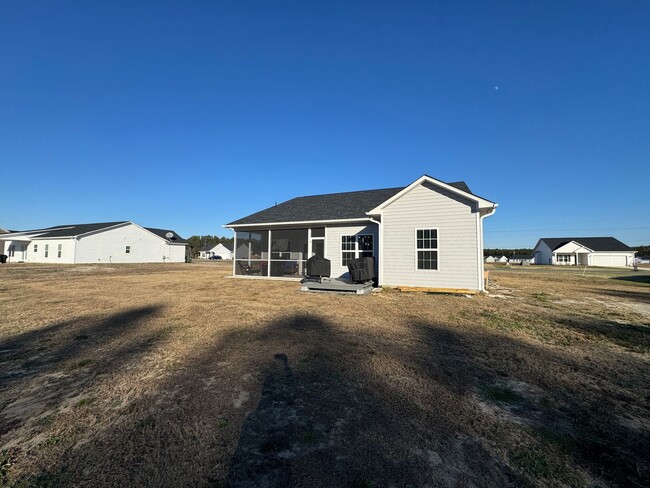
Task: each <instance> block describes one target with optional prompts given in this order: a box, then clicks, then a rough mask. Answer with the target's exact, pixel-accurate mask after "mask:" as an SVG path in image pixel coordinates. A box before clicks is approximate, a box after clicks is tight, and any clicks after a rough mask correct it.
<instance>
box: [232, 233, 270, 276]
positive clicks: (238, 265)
mask: <svg viewBox="0 0 650 488" xmlns="http://www.w3.org/2000/svg"><path fill="white" fill-rule="evenodd" d="M268 249H269V232H268V231H267V230H259V231H238V232H237V249H235V274H236V275H258V276H260V275H261V276H266V270H267V267H268V254H269V251H268Z"/></svg>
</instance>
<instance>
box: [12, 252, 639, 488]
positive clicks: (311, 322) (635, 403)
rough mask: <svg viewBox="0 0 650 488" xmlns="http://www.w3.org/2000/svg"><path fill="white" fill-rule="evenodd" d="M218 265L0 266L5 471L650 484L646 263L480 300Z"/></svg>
mask: <svg viewBox="0 0 650 488" xmlns="http://www.w3.org/2000/svg"><path fill="white" fill-rule="evenodd" d="M228 272H229V268H228V265H227V263H197V264H189V265H180V264H179V265H138V266H133V265H125V266H108V265H105V266H39V265H6V266H2V267H0V310H1V311H2V312H1V313H2V319H1V328H0V381H1V384H0V393H1V403H0V445H1V446H2V447H1V448H0V449H2V453H1V455H0V481H1V482H2V483H4V484H6V485H8V486H68V485H75V486H93V487H101V486H174V487H176V486H233V487H237V486H343V487H346V486H350V487H353V486H508V485H517V486H520V485H530V486H546V485H554V486H555V485H557V486H559V485H565V486H566V485H568V486H584V485H588V484H592V483H593V484H596V485H604V486H642V485H647V484H648V483H649V472H648V469H649V466H648V457H647V453H648V452H649V450H650V434H649V432H648V418H650V416H649V415H648V414H649V412H648V398H649V395H650V374H649V373H650V368H649V363H648V353H649V350H650V336H649V335H648V330H649V329H648V327H649V325H650V320H649V317H650V310H649V307H650V286H649V285H648V284H646V283H644V281H647V279H648V273H647V272H639V273H636V274H635V273H633V272H612V271H607V270H604V271H603V270H589V271H588V272H587V273H586V275H585V276H580V273H581V272H582V270H575V269H561V270H557V269H551V268H535V269H532V268H524V267H521V268H516V269H505V268H501V269H493V270H492V272H491V281H492V283H493V287H492V294H491V295H490V296H476V297H474V298H467V297H464V296H443V295H427V294H402V293H399V292H383V293H380V294H373V295H371V296H345V295H329V294H305V293H300V292H298V286H297V285H296V283H292V282H279V281H257V280H238V279H229V278H226V277H225V276H226V275H227V274H228ZM617 275H620V276H622V277H623V278H624V279H622V280H621V279H614V278H616V277H620V276H617ZM644 276H645V278H643V277H644ZM628 280H633V281H628Z"/></svg>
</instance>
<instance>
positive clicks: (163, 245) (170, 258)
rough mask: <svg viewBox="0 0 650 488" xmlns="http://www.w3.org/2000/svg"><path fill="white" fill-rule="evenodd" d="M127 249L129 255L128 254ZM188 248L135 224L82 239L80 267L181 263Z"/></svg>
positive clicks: (78, 246)
mask: <svg viewBox="0 0 650 488" xmlns="http://www.w3.org/2000/svg"><path fill="white" fill-rule="evenodd" d="M127 246H128V247H129V251H130V252H128V253H127V252H126V248H127ZM184 261H185V246H182V245H178V244H177V245H173V244H169V243H168V242H167V241H166V240H165V239H161V238H160V237H158V236H157V235H154V234H152V233H151V232H149V231H148V230H145V229H142V228H141V227H139V226H137V225H134V224H126V225H123V226H119V227H115V228H112V229H107V230H104V231H102V232H97V233H94V234H89V235H86V236H82V237H80V238H79V240H78V241H77V250H76V262H77V263H163V262H165V263H168V262H173V263H182V262H184Z"/></svg>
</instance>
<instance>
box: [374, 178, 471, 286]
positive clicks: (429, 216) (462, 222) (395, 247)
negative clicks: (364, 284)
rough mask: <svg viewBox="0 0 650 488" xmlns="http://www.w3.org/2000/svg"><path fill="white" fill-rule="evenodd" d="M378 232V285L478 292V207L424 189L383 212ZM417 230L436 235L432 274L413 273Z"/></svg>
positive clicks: (440, 191)
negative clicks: (380, 273) (435, 261)
mask: <svg viewBox="0 0 650 488" xmlns="http://www.w3.org/2000/svg"><path fill="white" fill-rule="evenodd" d="M382 226H383V228H382V234H383V237H382V243H380V245H382V244H383V252H382V253H381V256H382V259H383V264H382V265H381V269H382V270H383V273H384V274H383V277H380V279H381V282H382V284H384V285H387V286H415V287H426V288H458V289H467V290H478V289H479V286H480V281H479V279H480V278H479V275H480V274H481V266H482V260H483V250H482V249H479V237H478V232H479V230H480V221H479V220H478V213H477V212H476V203H474V202H472V201H471V200H468V199H465V198H463V197H460V196H458V195H456V194H455V193H452V192H450V191H448V190H445V189H442V188H439V187H437V186H433V185H429V184H422V185H420V186H417V187H415V188H413V190H411V191H410V192H409V193H407V194H405V195H403V196H402V197H401V198H399V199H397V200H396V201H394V202H393V203H391V204H390V205H388V206H387V207H386V208H385V209H384V210H383V214H382ZM416 229H437V235H438V242H437V243H436V244H437V254H438V256H437V258H438V263H439V265H438V270H437V271H436V272H423V271H421V270H418V269H417V248H416V246H417V243H416ZM441 237H443V238H442V239H441Z"/></svg>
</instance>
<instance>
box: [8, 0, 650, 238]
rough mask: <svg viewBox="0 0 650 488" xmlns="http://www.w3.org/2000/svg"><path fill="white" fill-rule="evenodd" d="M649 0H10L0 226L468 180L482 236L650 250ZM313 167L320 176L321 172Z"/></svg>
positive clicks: (219, 210)
mask: <svg viewBox="0 0 650 488" xmlns="http://www.w3.org/2000/svg"><path fill="white" fill-rule="evenodd" d="M648 18H650V2H647V1H638V2H612V1H607V2H599V1H592V0H590V1H579V2H578V1H567V2H560V1H552V2H521V1H519V0H513V1H493V2H485V1H471V2H461V1H454V2H421V3H420V2H396V1H392V2H383V1H373V2H355V1H343V2H303V1H294V2H282V1H278V2H247V1H241V2H232V1H231V2H215V1H195V2H181V1H178V2H132V1H128V2H120V1H111V2H82V1H77V2H66V1H57V2H51V1H29V2H3V3H2V4H0V167H2V169H3V171H2V177H1V178H2V180H1V183H0V208H2V212H1V213H0V227H3V228H10V229H14V228H16V229H21V228H22V229H24V228H34V227H40V226H49V225H56V224H66V223H82V222H101V221H112V220H123V219H124V220H133V221H135V222H137V223H139V224H141V225H147V226H157V227H170V228H174V229H175V230H176V231H177V232H179V233H180V234H181V235H185V236H189V235H192V234H221V235H229V233H230V231H227V230H225V229H223V228H222V227H221V226H222V225H223V224H224V223H227V222H229V221H231V220H235V219H236V218H239V217H242V216H244V215H247V214H249V213H252V212H255V211H257V210H260V209H262V208H266V207H268V206H270V205H273V204H274V203H275V202H276V201H277V202H281V201H284V200H287V199H290V198H292V197H295V196H300V195H310V194H318V193H331V192H339V191H352V190H360V189H370V188H384V187H394V186H401V185H407V184H408V183H410V182H411V181H413V180H415V179H416V178H418V177H419V176H421V175H422V174H424V173H427V174H430V175H431V176H434V177H436V178H439V179H441V180H445V181H456V180H465V181H466V182H467V183H468V184H469V185H470V187H471V188H472V190H473V191H474V192H476V193H477V194H479V195H482V196H485V197H486V198H489V199H491V200H494V201H496V202H498V203H499V204H500V206H499V209H498V211H497V213H496V214H495V216H493V217H490V218H488V219H486V222H485V231H486V239H485V244H486V247H497V246H499V247H524V246H526V247H532V246H533V245H534V244H535V242H536V240H537V238H538V237H540V236H547V237H549V236H561V235H583V236H584V235H614V236H616V237H619V238H620V239H622V240H623V241H624V242H626V243H628V244H630V245H640V244H650V218H649V217H648V216H649V215H650V197H649V196H648V195H650V190H649V187H648V184H649V183H650V29H648V24H647V19H648ZM312 175H317V176H316V177H313V176H312Z"/></svg>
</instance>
